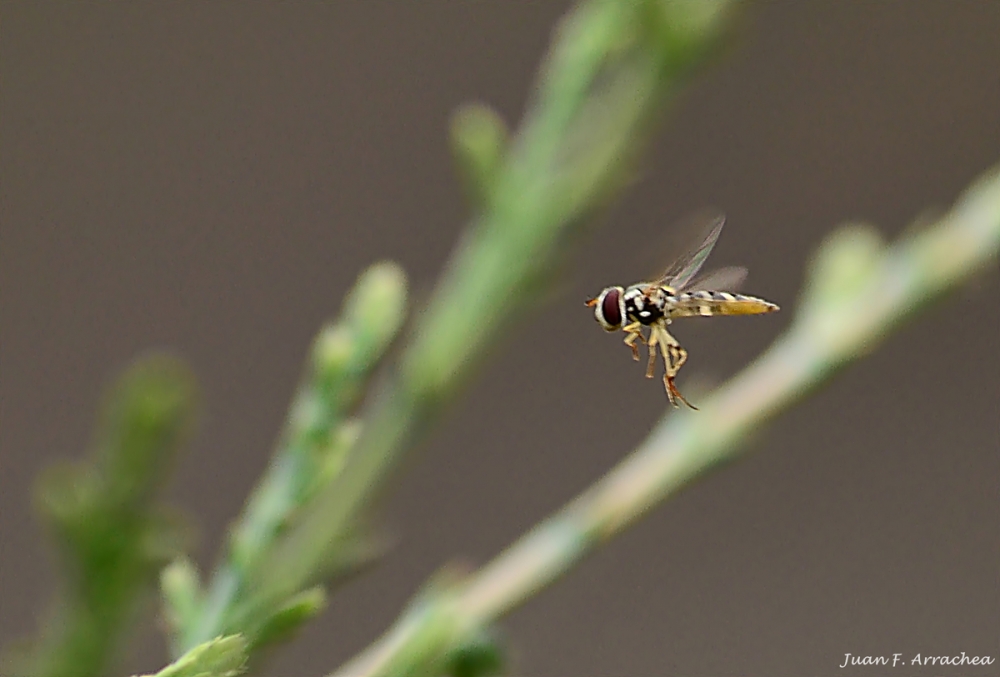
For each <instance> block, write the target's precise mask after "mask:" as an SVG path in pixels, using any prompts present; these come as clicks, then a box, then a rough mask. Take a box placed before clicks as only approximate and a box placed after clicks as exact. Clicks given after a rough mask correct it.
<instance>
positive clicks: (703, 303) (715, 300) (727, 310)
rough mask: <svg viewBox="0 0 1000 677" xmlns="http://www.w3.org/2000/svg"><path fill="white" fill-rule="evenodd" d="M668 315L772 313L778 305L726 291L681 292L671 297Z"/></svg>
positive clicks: (697, 315) (695, 315)
mask: <svg viewBox="0 0 1000 677" xmlns="http://www.w3.org/2000/svg"><path fill="white" fill-rule="evenodd" d="M669 305H670V307H669V308H668V309H667V312H666V314H667V315H668V316H669V317H699V316H700V317H711V316H712V315H760V314H761V313H773V312H774V311H776V310H778V306H777V305H776V304H774V303H771V302H770V301H765V300H764V299H759V298H757V297H756V296H744V295H743V294H733V293H730V292H727V291H689V292H681V293H679V294H677V295H676V296H674V297H673V299H671V303H670V304H669Z"/></svg>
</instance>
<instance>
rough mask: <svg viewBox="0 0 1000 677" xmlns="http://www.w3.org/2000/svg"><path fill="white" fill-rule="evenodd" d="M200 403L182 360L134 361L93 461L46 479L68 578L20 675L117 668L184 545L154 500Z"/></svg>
mask: <svg viewBox="0 0 1000 677" xmlns="http://www.w3.org/2000/svg"><path fill="white" fill-rule="evenodd" d="M194 399H195V386H194V378H193V376H192V375H191V373H190V372H189V371H188V369H187V367H186V366H185V365H184V364H182V363H180V362H178V361H176V360H174V359H172V358H169V357H165V356H162V355H160V356H153V357H150V358H146V359H143V360H140V361H138V362H137V363H136V364H134V365H133V366H132V367H131V368H130V369H129V370H128V371H127V372H126V373H125V374H124V375H123V376H122V378H121V379H120V380H119V381H118V383H116V384H115V387H114V388H113V389H112V392H111V397H110V401H109V402H108V404H107V406H106V409H105V412H104V416H103V419H102V421H101V426H100V428H99V434H98V438H97V445H96V450H95V453H94V455H93V457H92V459H90V460H89V461H87V462H84V463H79V464H73V465H68V464H66V465H61V466H56V467H53V468H49V469H47V470H46V472H45V474H44V475H43V476H42V477H41V481H40V483H39V491H38V503H39V507H40V510H41V512H42V513H43V515H44V516H45V518H46V519H47V521H48V523H49V526H50V527H51V530H52V532H53V534H54V536H55V540H56V544H57V546H58V548H59V554H60V556H61V557H60V564H61V565H62V571H63V573H64V574H65V577H64V582H63V584H62V585H63V588H62V590H61V593H62V594H61V596H60V598H59V600H58V602H57V607H56V610H55V612H54V614H53V617H52V618H51V619H50V620H49V623H48V624H47V627H46V632H45V634H44V636H43V637H42V639H41V640H40V641H39V643H38V646H37V647H36V648H35V649H34V651H33V652H32V655H31V656H30V657H29V658H28V659H27V660H26V665H23V666H18V667H16V668H15V670H16V671H17V673H18V674H22V673H23V674H29V675H33V676H34V677H97V676H98V675H101V674H104V673H105V672H106V671H107V670H109V669H110V667H111V665H113V663H114V659H115V658H117V657H118V653H119V652H120V650H121V645H122V643H123V640H124V639H126V638H127V637H128V634H129V630H130V628H131V623H132V620H133V617H134V614H135V612H136V610H137V606H138V604H139V602H140V600H142V599H143V598H144V597H145V598H148V596H149V594H150V593H151V592H152V591H153V590H154V589H155V584H156V577H157V574H158V572H159V570H160V568H161V567H162V566H163V565H164V564H165V563H166V562H167V561H169V558H170V557H173V556H175V555H176V553H177V552H179V551H180V549H181V546H182V542H181V541H182V540H183V539H182V534H181V530H180V528H179V524H178V522H177V520H176V519H174V518H173V517H172V516H171V515H170V514H169V513H168V512H167V511H166V510H165V508H164V506H162V505H160V504H159V503H158V502H157V494H158V492H159V490H160V488H161V487H162V486H163V485H164V484H165V483H166V480H167V478H168V477H169V476H170V466H171V465H172V463H171V461H172V460H173V458H174V457H175V456H176V454H177V451H178V450H179V448H180V446H181V445H182V444H183V442H184V441H185V438H186V434H187V433H188V432H189V430H190V427H191V423H192V417H193V410H194ZM5 674H6V673H5Z"/></svg>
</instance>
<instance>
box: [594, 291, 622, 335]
mask: <svg viewBox="0 0 1000 677" xmlns="http://www.w3.org/2000/svg"><path fill="white" fill-rule="evenodd" d="M621 294H622V291H621V289H618V288H617V287H612V288H611V289H609V290H607V291H606V292H605V293H604V298H603V299H602V300H601V316H600V317H598V318H597V319H598V320H600V321H601V324H603V325H604V327H605V328H606V329H617V328H618V327H620V326H621V324H622V312H621V309H620V308H619V306H618V300H619V299H620V298H621Z"/></svg>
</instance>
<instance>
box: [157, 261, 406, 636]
mask: <svg viewBox="0 0 1000 677" xmlns="http://www.w3.org/2000/svg"><path fill="white" fill-rule="evenodd" d="M405 317H406V278H405V275H404V273H403V271H402V270H401V269H400V268H399V267H398V266H397V265H396V264H394V263H388V262H386V263H379V264H375V265H373V266H371V267H370V268H369V269H368V270H366V271H365V272H364V273H363V274H362V275H361V276H360V277H359V278H358V281H357V283H356V284H355V286H354V289H353V290H352V291H351V293H350V294H349V295H348V296H347V298H346V299H345V301H344V305H343V309H342V311H341V315H340V317H339V318H338V319H337V320H336V321H335V322H333V323H331V324H329V325H327V326H326V327H324V328H323V329H322V330H321V331H320V333H319V335H318V336H317V338H316V340H315V342H314V344H313V347H312V352H311V355H310V360H309V365H308V367H307V370H306V374H305V377H304V378H303V381H302V385H301V386H300V387H299V390H298V392H297V393H296V395H295V399H294V401H293V402H292V406H291V410H290V412H289V415H288V421H287V424H286V427H285V432H284V434H283V436H282V439H281V442H280V443H279V445H278V448H277V449H276V451H275V454H274V458H273V460H272V462H271V465H270V467H269V468H268V470H267V472H266V473H265V474H264V477H263V478H262V479H261V481H260V484H259V485H258V486H257V488H256V489H255V490H254V492H253V494H252V496H251V497H250V500H249V501H248V503H247V507H246V510H245V512H244V514H243V515H242V516H241V517H240V518H239V520H237V522H236V524H235V525H234V527H233V529H232V534H231V539H230V547H229V552H228V553H227V556H226V560H225V561H224V563H223V564H222V566H221V567H220V569H219V570H218V571H217V572H216V573H215V575H214V577H213V580H212V582H211V584H210V587H209V589H208V591H206V593H205V594H204V596H202V595H200V594H195V595H192V593H189V592H186V591H184V589H185V586H181V587H180V591H174V592H173V593H171V592H170V591H168V590H167V589H166V588H165V590H164V593H165V594H164V597H165V601H166V603H167V615H168V617H169V618H171V619H172V620H173V621H174V623H175V624H174V633H173V635H174V646H175V652H177V653H179V652H180V651H182V650H184V649H185V648H189V647H192V646H195V645H197V644H199V643H200V642H203V641H206V640H207V639H208V638H210V637H212V636H216V635H219V634H224V633H234V632H241V633H242V634H243V635H244V636H245V637H246V639H247V641H248V642H249V643H250V645H251V647H257V646H259V645H261V644H263V643H266V642H268V641H273V640H276V639H277V638H279V637H281V638H284V637H287V636H288V635H290V634H291V633H292V632H293V631H294V630H295V628H296V627H298V626H299V625H301V624H302V623H303V622H305V621H306V620H308V619H309V618H311V617H312V616H314V615H315V614H316V613H318V612H319V611H320V610H321V609H322V608H323V606H324V604H325V593H324V591H323V589H322V588H320V587H311V588H309V587H308V586H305V585H302V586H286V587H284V588H282V589H281V591H280V593H278V594H267V593H266V592H263V593H262V592H261V589H262V587H265V585H266V581H267V580H268V576H269V569H268V566H267V565H266V563H265V560H266V557H267V555H268V553H269V552H270V550H271V549H272V548H273V544H274V542H275V540H276V539H277V538H278V537H279V536H280V535H281V534H282V533H283V532H284V531H285V530H287V529H288V528H289V527H290V525H292V524H294V522H295V520H296V518H297V515H298V513H299V511H301V509H302V508H303V506H306V505H308V504H309V503H310V501H312V500H313V499H314V497H315V496H316V494H318V493H319V492H321V491H322V490H323V489H324V487H326V486H327V485H329V484H330V483H331V482H332V481H333V480H334V479H335V478H336V477H337V476H338V475H339V473H340V472H341V470H342V468H343V464H344V461H345V458H346V455H347V453H348V451H349V450H350V448H351V447H352V446H353V445H354V442H355V440H356V439H357V436H358V432H359V429H360V427H361V423H360V422H359V421H358V420H357V419H354V418H352V412H353V410H354V408H355V407H356V406H357V404H358V402H359V401H360V399H361V396H362V394H363V393H364V391H365V387H366V385H367V383H368V379H369V377H370V376H371V373H372V371H373V370H374V369H375V368H376V367H377V366H378V364H379V362H380V361H381V359H382V358H383V357H384V355H385V353H386V351H387V350H388V349H389V346H390V345H391V344H392V342H393V340H394V339H395V337H396V335H397V333H398V332H399V329H400V327H401V326H402V323H403V320H404V319H405ZM317 546H318V548H319V551H318V552H316V553H315V554H314V556H313V561H316V562H317V567H318V568H320V569H322V570H325V571H331V572H334V573H338V572H339V573H345V572H348V571H351V570H354V569H356V568H358V567H359V566H361V565H362V564H364V563H365V562H366V561H368V560H370V559H371V558H372V557H373V555H374V553H375V552H376V546H375V541H374V540H373V538H372V537H371V536H370V535H369V533H368V530H367V529H366V528H365V526H364V525H363V524H361V523H357V524H356V525H355V529H354V530H352V531H351V532H350V533H346V534H345V535H344V539H343V540H342V541H340V542H338V544H337V546H338V547H336V548H334V547H328V546H327V545H326V544H317ZM175 576H178V575H177V574H175ZM180 578H182V579H183V580H185V581H190V580H191V577H190V576H189V575H185V576H182V577H180ZM314 578H315V579H316V580H317V581H318V580H319V579H320V578H321V576H320V575H316V576H315V577H314ZM164 580H165V583H174V584H176V581H173V579H164ZM261 580H263V581H264V583H261V582H260V581H261ZM307 588H308V589H307ZM190 599H200V600H201V601H200V602H197V603H195V604H193V605H192V604H189V603H188V600H190Z"/></svg>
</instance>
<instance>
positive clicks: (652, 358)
mask: <svg viewBox="0 0 1000 677" xmlns="http://www.w3.org/2000/svg"><path fill="white" fill-rule="evenodd" d="M659 343H660V341H659V336H658V335H657V332H656V330H655V329H653V330H651V331H650V332H649V342H648V343H647V345H648V346H649V360H648V361H647V362H646V378H653V375H654V374H656V346H657V345H659ZM665 349H666V346H661V347H660V350H665ZM664 359H666V353H664Z"/></svg>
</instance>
